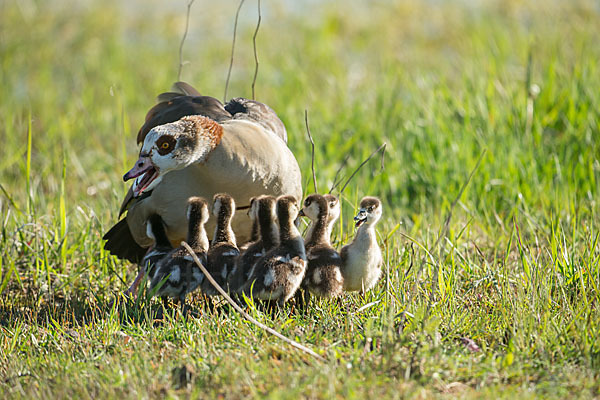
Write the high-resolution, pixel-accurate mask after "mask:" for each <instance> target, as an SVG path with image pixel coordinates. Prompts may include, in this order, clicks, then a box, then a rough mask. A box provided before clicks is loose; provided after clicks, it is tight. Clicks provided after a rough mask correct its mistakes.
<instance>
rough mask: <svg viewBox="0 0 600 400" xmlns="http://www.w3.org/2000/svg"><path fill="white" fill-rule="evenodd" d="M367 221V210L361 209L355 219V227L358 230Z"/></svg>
mask: <svg viewBox="0 0 600 400" xmlns="http://www.w3.org/2000/svg"><path fill="white" fill-rule="evenodd" d="M366 220H367V210H365V209H364V208H361V209H360V210H359V211H358V214H356V217H354V221H355V224H354V226H355V227H357V228H358V227H359V226H361V225H362V224H363V223H365V221H366Z"/></svg>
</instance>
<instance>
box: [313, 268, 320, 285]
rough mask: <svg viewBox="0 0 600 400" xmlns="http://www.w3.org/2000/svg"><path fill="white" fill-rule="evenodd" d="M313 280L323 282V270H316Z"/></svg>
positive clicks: (316, 282) (317, 282)
mask: <svg viewBox="0 0 600 400" xmlns="http://www.w3.org/2000/svg"><path fill="white" fill-rule="evenodd" d="M313 282H314V283H315V284H316V285H318V284H319V283H321V270H320V269H316V270H315V272H314V273H313Z"/></svg>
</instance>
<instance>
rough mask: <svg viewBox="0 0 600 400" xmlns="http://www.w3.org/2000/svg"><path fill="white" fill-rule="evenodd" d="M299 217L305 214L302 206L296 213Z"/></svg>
mask: <svg viewBox="0 0 600 400" xmlns="http://www.w3.org/2000/svg"><path fill="white" fill-rule="evenodd" d="M298 216H299V217H306V214H304V208H302V209H300V212H299V213H298Z"/></svg>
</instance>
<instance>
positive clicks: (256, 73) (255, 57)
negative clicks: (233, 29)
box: [252, 0, 262, 100]
mask: <svg viewBox="0 0 600 400" xmlns="http://www.w3.org/2000/svg"><path fill="white" fill-rule="evenodd" d="M261 20H262V15H261V13H260V0H258V22H257V23H256V30H255V31H254V36H252V46H253V47H254V63H255V65H256V67H255V68H254V79H252V100H256V97H255V95H254V85H256V77H257V76H258V64H259V62H258V53H257V52H256V35H258V28H260V21H261Z"/></svg>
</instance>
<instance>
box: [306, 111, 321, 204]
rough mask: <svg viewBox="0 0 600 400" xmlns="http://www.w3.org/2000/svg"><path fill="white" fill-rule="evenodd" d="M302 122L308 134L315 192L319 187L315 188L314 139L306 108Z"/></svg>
mask: <svg viewBox="0 0 600 400" xmlns="http://www.w3.org/2000/svg"><path fill="white" fill-rule="evenodd" d="M304 123H305V124H306V133H307V134H308V139H309V140H310V146H311V150H310V157H311V164H310V168H311V169H312V177H313V186H314V188H315V193H319V189H317V175H316V174H315V141H314V140H313V138H312V135H311V134H310V128H309V126H308V110H306V109H305V110H304Z"/></svg>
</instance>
